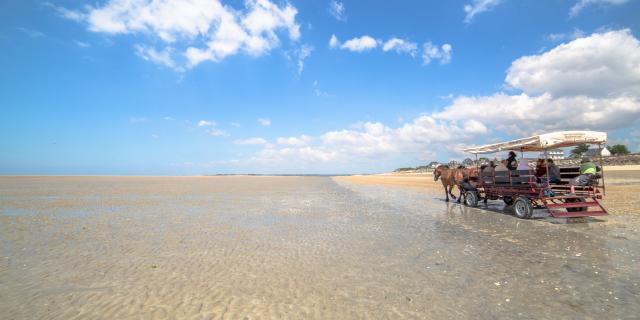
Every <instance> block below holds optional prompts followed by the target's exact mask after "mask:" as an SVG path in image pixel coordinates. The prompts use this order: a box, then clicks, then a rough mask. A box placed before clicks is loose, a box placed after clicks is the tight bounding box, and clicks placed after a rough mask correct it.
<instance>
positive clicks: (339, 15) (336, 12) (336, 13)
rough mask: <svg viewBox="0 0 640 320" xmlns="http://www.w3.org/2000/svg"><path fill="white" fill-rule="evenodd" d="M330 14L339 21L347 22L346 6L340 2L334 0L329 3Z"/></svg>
mask: <svg viewBox="0 0 640 320" xmlns="http://www.w3.org/2000/svg"><path fill="white" fill-rule="evenodd" d="M329 13H330V14H331V15H332V16H333V17H334V18H336V20H338V21H346V20H347V16H346V14H345V9H344V4H343V3H342V2H340V1H337V0H332V1H331V2H329Z"/></svg>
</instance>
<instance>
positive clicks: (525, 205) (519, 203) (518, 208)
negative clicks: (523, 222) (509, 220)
mask: <svg viewBox="0 0 640 320" xmlns="http://www.w3.org/2000/svg"><path fill="white" fill-rule="evenodd" d="M513 212H514V213H515V215H516V217H518V218H520V219H529V218H531V216H532V215H533V205H531V201H529V199H527V198H523V197H518V198H516V201H514V202H513Z"/></svg>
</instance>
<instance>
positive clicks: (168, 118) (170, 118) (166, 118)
mask: <svg viewBox="0 0 640 320" xmlns="http://www.w3.org/2000/svg"><path fill="white" fill-rule="evenodd" d="M162 119H164V120H165V121H173V120H175V119H174V118H172V117H169V116H166V117H164V118H162Z"/></svg>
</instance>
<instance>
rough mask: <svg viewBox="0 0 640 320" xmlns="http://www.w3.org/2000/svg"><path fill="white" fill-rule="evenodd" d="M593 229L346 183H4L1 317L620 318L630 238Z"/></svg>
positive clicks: (634, 289) (629, 271) (633, 282)
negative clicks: (515, 216)
mask: <svg viewBox="0 0 640 320" xmlns="http://www.w3.org/2000/svg"><path fill="white" fill-rule="evenodd" d="M423 180H424V179H423ZM427 180H428V179H427ZM431 180H432V179H431ZM396 183H401V182H396ZM421 183H422V182H421ZM424 183H425V185H426V184H427V182H424ZM620 187H628V186H626V185H622V186H620ZM612 188H613V187H612ZM434 190H436V189H434ZM608 192H609V191H608ZM611 192H612V193H613V192H614V191H611ZM631 201H632V200H631ZM634 210H635V209H634ZM634 212H636V213H634V214H637V210H636V211H634ZM613 216H614V215H612V216H611V217H613ZM607 219H609V217H605V218H603V219H601V220H596V219H591V220H582V221H574V222H571V223H566V222H557V221H550V220H547V219H538V220H520V219H517V218H514V217H512V216H510V215H509V214H507V213H506V212H504V210H503V208H502V206H501V205H493V204H492V205H490V206H489V207H487V208H486V210H481V209H471V208H467V207H464V206H460V205H456V204H447V203H445V202H443V201H442V200H441V199H439V197H438V194H437V193H430V192H425V190H423V189H421V188H419V187H415V188H401V187H390V186H381V185H377V184H376V185H367V184H360V183H353V182H349V181H348V179H347V178H335V179H332V178H326V177H193V178H160V177H156V178H154V177H132V178H127V177H0V315H3V316H2V318H3V319H42V318H47V319H70V318H102V319H114V318H193V319H210V318H211V319H239V318H240V319H241V318H249V319H256V318H294V319H301V318H304V319H309V318H315V319H349V318H358V319H361V318H372V319H380V318H394V319H396V318H426V319H470V318H473V319H496V318H522V319H559V318H572V319H589V318H592V319H598V318H602V319H604V318H606V319H615V318H633V317H636V316H637V314H640V304H638V301H639V299H640V272H639V271H640V267H639V263H638V259H639V255H640V236H639V233H638V230H637V229H633V228H632V227H626V226H624V225H611V224H607V223H606V220H607Z"/></svg>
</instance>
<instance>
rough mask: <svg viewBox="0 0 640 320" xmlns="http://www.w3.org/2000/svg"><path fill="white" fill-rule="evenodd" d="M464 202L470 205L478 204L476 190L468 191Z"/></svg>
mask: <svg viewBox="0 0 640 320" xmlns="http://www.w3.org/2000/svg"><path fill="white" fill-rule="evenodd" d="M464 204H466V205H467V206H469V207H476V206H478V193H476V192H475V191H467V192H465V196H464Z"/></svg>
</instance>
